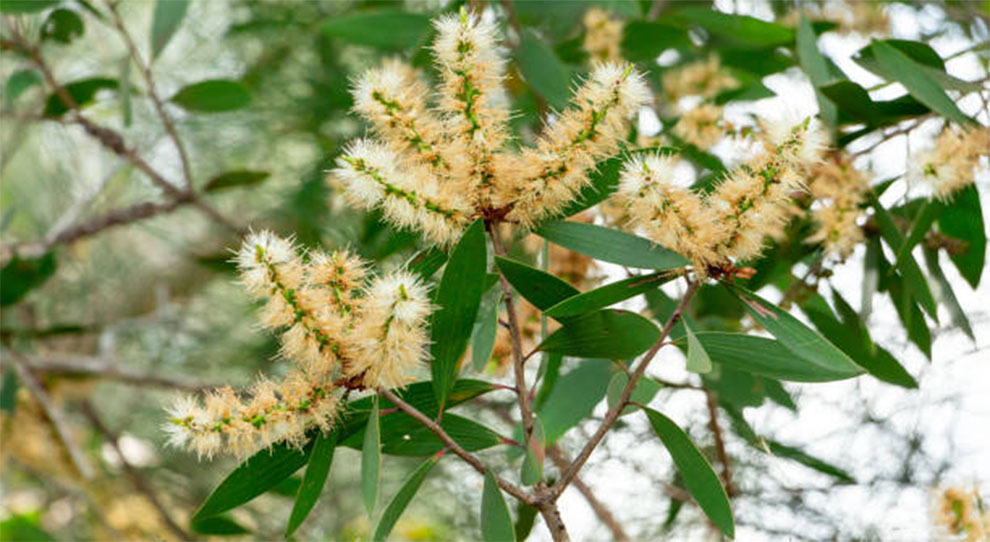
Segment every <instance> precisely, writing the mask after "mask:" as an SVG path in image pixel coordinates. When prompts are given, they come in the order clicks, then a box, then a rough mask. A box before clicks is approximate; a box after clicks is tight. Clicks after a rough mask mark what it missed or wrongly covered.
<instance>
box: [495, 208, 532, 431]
mask: <svg viewBox="0 0 990 542" xmlns="http://www.w3.org/2000/svg"><path fill="white" fill-rule="evenodd" d="M486 226H487V227H488V234H489V235H490V236H491V239H492V246H493V247H494V250H495V254H497V255H499V256H504V255H505V247H504V246H503V245H502V238H501V235H500V234H499V231H498V224H493V223H490V222H488V223H486ZM498 281H499V285H500V286H501V288H502V296H503V299H504V301H505V311H506V317H507V318H508V320H509V338H510V339H511V340H510V342H511V343H512V368H513V373H514V374H515V379H516V390H517V391H518V393H517V397H518V400H519V414H520V417H521V418H522V426H523V437H524V438H523V440H525V441H527V442H528V441H529V437H530V435H531V434H532V433H533V409H532V407H531V405H530V403H529V393H528V392H527V389H526V358H524V357H523V353H522V334H521V333H520V332H519V320H518V319H517V317H516V307H515V302H514V301H513V300H512V289H511V287H510V286H509V281H508V280H506V279H505V275H503V274H502V270H501V269H500V270H499V272H498Z"/></svg>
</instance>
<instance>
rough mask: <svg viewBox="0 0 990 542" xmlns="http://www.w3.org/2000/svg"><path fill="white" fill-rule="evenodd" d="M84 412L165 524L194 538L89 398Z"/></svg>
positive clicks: (185, 538)
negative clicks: (126, 453)
mask: <svg viewBox="0 0 990 542" xmlns="http://www.w3.org/2000/svg"><path fill="white" fill-rule="evenodd" d="M82 412H83V414H85V415H86V417H87V418H89V421H90V423H92V425H93V428H94V429H96V431H97V432H98V433H100V434H101V435H103V439H104V440H106V441H107V442H109V443H110V445H111V446H113V449H114V451H115V452H117V457H118V458H119V459H120V466H121V467H123V469H124V473H125V474H126V475H127V477H128V478H129V479H130V480H131V484H133V485H134V488H135V489H137V490H138V491H140V492H141V493H143V494H144V496H145V498H147V499H148V501H149V502H151V505H152V506H154V507H155V510H157V511H158V514H159V515H160V516H161V518H162V520H163V521H164V522H165V525H166V526H167V527H168V529H169V530H170V531H172V533H173V534H175V535H176V536H177V537H179V539H180V540H192V537H191V536H190V535H189V533H187V532H186V531H185V529H183V528H182V527H180V526H179V524H178V523H176V521H175V519H173V518H172V515H171V514H169V513H168V510H166V509H165V506H164V505H163V504H162V502H161V500H160V499H159V498H158V494H156V493H155V490H154V489H152V487H151V484H150V483H148V480H147V479H145V477H144V475H143V474H142V473H141V471H140V470H138V469H137V468H135V467H134V466H133V465H131V464H130V462H128V461H127V457H126V456H125V455H124V452H123V451H122V450H121V449H120V443H119V442H118V441H119V439H118V437H117V435H116V434H114V432H113V431H111V430H110V428H108V427H107V426H106V425H104V423H103V420H101V419H100V417H99V415H98V414H97V413H96V410H94V409H93V405H92V404H90V402H89V400H86V401H83V403H82Z"/></svg>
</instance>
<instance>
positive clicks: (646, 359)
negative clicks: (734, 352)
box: [545, 281, 700, 500]
mask: <svg viewBox="0 0 990 542" xmlns="http://www.w3.org/2000/svg"><path fill="white" fill-rule="evenodd" d="M699 285H700V283H699V282H697V281H692V282H690V283H689V285H688V289H687V291H686V292H684V296H683V297H682V298H681V301H680V303H678V304H677V308H675V309H674V312H673V313H672V314H671V315H670V317H669V318H668V319H667V323H666V324H664V326H663V330H662V331H661V332H660V338H659V339H657V342H656V343H654V344H653V346H652V347H651V348H650V350H649V351H648V352H646V355H645V356H643V361H641V362H640V363H639V366H637V367H636V371H635V372H633V375H632V376H631V377H630V378H629V382H628V383H627V384H626V387H625V389H623V390H622V396H621V397H620V398H619V401H618V403H617V404H616V405H615V407H614V408H611V409H609V411H608V413H607V414H606V415H605V420H603V421H602V423H601V425H599V426H598V430H597V431H595V433H594V434H593V435H592V436H591V438H590V439H589V440H588V442H587V443H585V445H584V448H582V449H581V451H580V452H579V453H578V455H577V457H576V458H575V459H574V461H573V462H571V464H570V466H568V467H567V469H566V470H565V471H564V472H563V474H562V475H561V477H560V480H558V481H557V482H556V483H555V484H554V485H553V486H551V487H550V488H549V491H548V492H547V493H546V494H545V498H547V499H549V500H556V499H557V498H558V497H560V494H561V493H563V492H564V489H566V488H567V485H568V484H570V483H571V481H573V480H574V478H575V477H576V476H577V473H578V471H579V470H581V467H583V466H584V464H585V463H586V462H587V461H588V458H589V457H591V452H593V451H594V450H595V447H596V446H598V444H599V443H600V442H601V440H602V438H604V437H605V433H607V432H608V430H609V429H611V427H612V425H613V424H614V423H615V422H616V420H618V419H619V415H620V414H621V413H622V410H623V409H624V408H625V407H626V406H627V405H628V404H629V399H630V397H632V392H633V390H634V389H635V388H636V383H637V382H638V381H639V379H640V378H641V377H642V376H643V373H645V372H646V368H647V367H649V365H650V362H651V361H653V358H654V357H656V355H657V352H659V351H660V349H661V348H663V346H664V344H666V343H665V341H666V339H667V336H668V335H670V332H671V331H672V330H673V329H674V326H675V325H676V324H677V322H678V321H680V319H681V315H682V314H683V312H684V309H685V308H686V307H687V304H688V302H690V301H691V297H692V296H694V293H695V292H696V291H697V290H698V287H699Z"/></svg>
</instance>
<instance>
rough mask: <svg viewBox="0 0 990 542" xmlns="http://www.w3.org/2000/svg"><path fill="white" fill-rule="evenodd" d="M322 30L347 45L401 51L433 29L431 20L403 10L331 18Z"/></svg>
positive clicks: (425, 16)
mask: <svg viewBox="0 0 990 542" xmlns="http://www.w3.org/2000/svg"><path fill="white" fill-rule="evenodd" d="M322 30H323V33H324V34H326V35H327V36H330V37H334V38H339V39H341V40H344V41H346V42H348V43H354V44H357V45H368V46H371V47H378V48H380V49H386V50H394V51H401V50H405V49H411V48H413V47H415V46H416V45H419V44H420V43H421V42H422V41H423V39H424V38H425V36H426V34H427V32H429V30H430V17H429V15H426V14H422V13H409V12H405V11H400V10H380V11H359V12H354V13H351V14H349V15H341V16H333V17H331V18H329V19H328V20H327V21H326V22H325V23H323V26H322Z"/></svg>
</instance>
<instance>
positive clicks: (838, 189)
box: [808, 153, 870, 260]
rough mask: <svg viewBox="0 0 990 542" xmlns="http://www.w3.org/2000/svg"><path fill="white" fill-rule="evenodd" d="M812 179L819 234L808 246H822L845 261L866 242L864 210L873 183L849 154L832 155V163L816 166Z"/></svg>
mask: <svg viewBox="0 0 990 542" xmlns="http://www.w3.org/2000/svg"><path fill="white" fill-rule="evenodd" d="M809 179H810V181H809V183H808V189H809V192H810V193H811V196H812V197H813V198H814V200H815V201H814V202H813V203H812V205H811V217H812V220H813V221H814V222H815V233H813V234H812V235H811V236H810V237H808V242H810V243H821V244H822V246H823V247H824V249H825V252H826V253H828V254H830V255H832V256H834V257H835V258H836V259H838V260H845V259H846V258H848V257H849V255H850V254H852V251H853V249H854V248H856V245H858V244H859V243H861V242H862V241H863V239H864V236H863V228H862V222H863V221H864V220H865V216H866V211H865V210H864V208H863V206H864V204H865V203H866V200H867V193H868V192H869V190H870V185H869V182H868V180H867V179H866V176H865V175H864V174H863V172H861V171H860V170H858V169H856V168H854V167H853V165H852V164H851V163H850V162H849V159H848V158H847V157H846V155H845V154H839V153H831V154H830V156H829V159H828V160H824V161H822V162H821V163H819V164H815V166H814V167H813V168H811V172H810V174H809Z"/></svg>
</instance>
